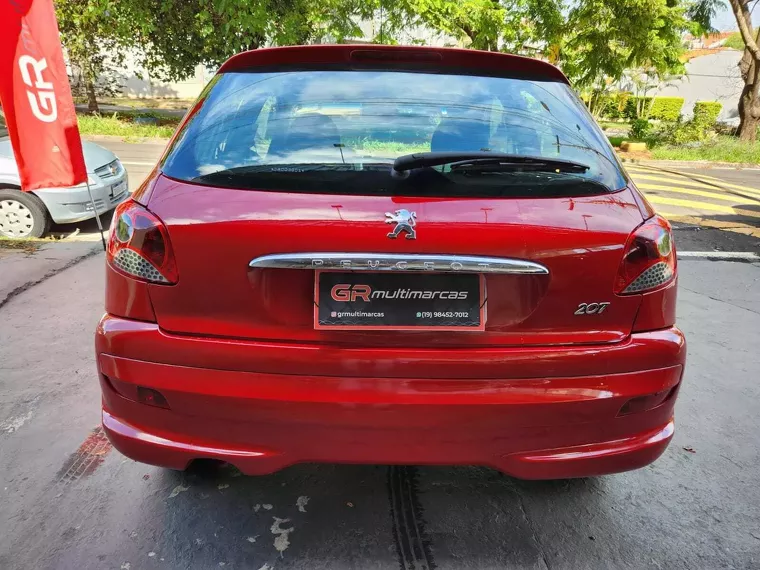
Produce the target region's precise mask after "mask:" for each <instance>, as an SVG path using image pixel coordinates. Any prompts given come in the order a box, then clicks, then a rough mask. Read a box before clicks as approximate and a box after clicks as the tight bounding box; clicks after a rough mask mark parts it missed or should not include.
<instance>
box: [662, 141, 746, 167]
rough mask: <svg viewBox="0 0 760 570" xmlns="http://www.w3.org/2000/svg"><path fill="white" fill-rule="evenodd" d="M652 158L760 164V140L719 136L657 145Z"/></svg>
mask: <svg viewBox="0 0 760 570" xmlns="http://www.w3.org/2000/svg"><path fill="white" fill-rule="evenodd" d="M652 158H654V159H656V160H687V161H693V160H707V161H711V162H734V163H744V164H760V142H756V143H746V142H742V141H740V140H739V139H737V138H735V137H729V136H719V137H717V138H716V139H714V140H712V141H708V142H705V143H699V144H694V145H678V146H675V145H663V146H657V147H655V148H653V149H652Z"/></svg>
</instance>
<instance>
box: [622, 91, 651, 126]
mask: <svg viewBox="0 0 760 570" xmlns="http://www.w3.org/2000/svg"><path fill="white" fill-rule="evenodd" d="M651 104H652V97H640V96H636V97H634V96H632V97H630V98H629V99H628V101H627V102H626V105H625V108H624V109H623V116H624V117H625V118H626V119H628V120H629V121H635V120H636V119H639V118H645V117H647V116H648V111H649V109H650V107H651Z"/></svg>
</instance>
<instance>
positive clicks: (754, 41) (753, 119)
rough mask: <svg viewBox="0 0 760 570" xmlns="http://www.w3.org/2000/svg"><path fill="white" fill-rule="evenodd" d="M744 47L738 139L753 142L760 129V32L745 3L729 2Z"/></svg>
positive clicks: (735, 0) (741, 64)
mask: <svg viewBox="0 0 760 570" xmlns="http://www.w3.org/2000/svg"><path fill="white" fill-rule="evenodd" d="M730 4H731V9H732V10H733V12H734V16H736V23H737V24H738V25H739V32H740V33H741V36H742V39H743V40H744V45H745V46H746V48H745V50H744V56H743V57H742V60H741V62H740V63H739V69H740V70H741V74H742V79H744V88H743V89H742V94H741V98H740V99H739V117H740V121H741V122H740V123H739V132H738V135H739V139H740V140H742V141H748V142H754V141H756V140H757V129H758V127H760V46H758V43H760V30H758V31H757V35H755V30H753V29H752V13H751V11H750V9H749V3H748V2H747V1H746V0H730Z"/></svg>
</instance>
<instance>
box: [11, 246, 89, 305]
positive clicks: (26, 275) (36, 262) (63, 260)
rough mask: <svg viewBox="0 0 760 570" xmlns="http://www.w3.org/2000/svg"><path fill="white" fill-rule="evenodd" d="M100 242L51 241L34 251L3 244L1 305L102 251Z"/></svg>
mask: <svg viewBox="0 0 760 570" xmlns="http://www.w3.org/2000/svg"><path fill="white" fill-rule="evenodd" d="M102 249H103V247H102V246H101V244H100V242H99V241H97V242H87V241H58V242H50V243H49V244H45V245H43V246H42V247H40V248H39V249H38V250H36V251H34V252H32V253H30V252H27V251H24V250H20V249H5V248H0V307H2V306H3V305H4V304H5V303H6V302H7V301H9V300H10V299H12V298H13V297H15V296H16V295H18V294H20V293H22V292H24V291H26V290H27V289H29V288H30V287H32V286H34V285H36V284H37V283H41V282H42V281H44V280H45V279H47V278H48V277H52V276H53V275H55V274H56V273H59V272H61V271H63V270H64V269H67V268H68V267H71V266H72V265H74V264H76V263H78V262H79V261H82V260H83V259H85V258H87V257H89V256H91V255H94V254H96V253H98V252H99V251H101V250H102Z"/></svg>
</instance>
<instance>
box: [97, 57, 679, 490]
mask: <svg viewBox="0 0 760 570" xmlns="http://www.w3.org/2000/svg"><path fill="white" fill-rule="evenodd" d="M442 153H446V155H449V154H450V155H451V157H452V158H451V161H449V162H448V163H444V164H437V165H435V166H424V165H422V166H419V164H421V163H420V162H419V161H420V160H423V159H424V158H425V157H429V156H432V155H435V156H438V157H440V156H441V155H442ZM482 155H486V156H489V157H490V156H496V155H498V156H502V157H510V158H508V159H499V160H497V161H491V160H490V159H489V161H487V164H485V165H484V164H483V161H482V160H480V159H478V160H475V161H472V160H470V161H469V162H468V160H459V159H461V158H462V157H464V156H482ZM402 156H403V157H405V158H404V159H403V160H406V161H407V163H408V164H411V163H414V164H417V165H418V166H415V167H414V168H409V169H404V170H402V171H399V170H396V169H394V163H395V164H396V166H397V167H398V164H399V163H400V162H399V160H401V162H403V160H402V159H399V157H402ZM457 157H458V158H459V159H458V158H457ZM410 160H411V161H412V162H411V163H410V162H409V161H410ZM415 161H417V162H415ZM563 165H572V167H568V168H565V166H563ZM107 257H108V265H107V288H106V311H107V314H106V315H105V316H104V317H103V319H102V321H101V323H100V324H99V327H98V331H97V334H96V349H97V358H98V367H99V371H100V378H101V385H102V390H103V423H104V426H105V429H106V432H107V433H108V435H109V437H110V438H111V440H112V441H113V443H114V445H115V446H116V447H117V448H118V449H120V450H121V451H122V452H124V453H125V454H126V455H128V456H130V457H132V458H134V459H137V460H140V461H145V462H147V463H153V464H158V465H164V466H167V467H172V468H178V469H181V468H184V467H186V466H187V465H188V464H189V462H191V461H192V460H194V459H200V458H210V459H218V460H222V461H229V462H231V463H233V464H235V465H236V466H237V467H238V468H240V469H241V470H242V471H244V472H246V473H251V474H260V473H268V472H272V471H275V470H277V469H280V468H282V467H285V466H287V465H291V464H294V463H298V462H306V461H319V462H351V463H367V462H369V463H431V464H478V465H488V466H492V467H495V468H497V469H500V470H502V471H504V472H507V473H509V474H512V475H515V476H518V477H525V478H557V477H574V476H588V475H595V474H601V473H609V472H615V471H622V470H627V469H633V468H636V467H640V466H643V465H645V464H647V463H649V462H651V461H653V460H654V459H656V458H657V457H658V456H659V455H660V454H661V453H662V452H663V451H664V449H665V447H666V446H667V444H668V442H669V441H670V438H671V437H672V434H673V425H674V424H673V408H674V404H675V398H676V395H677V391H678V388H679V386H680V381H681V377H682V373H683V366H684V358H685V342H684V338H683V335H682V334H681V332H680V331H679V330H678V329H677V328H676V327H675V298H676V257H675V250H674V247H673V244H672V242H671V234H670V227H669V225H668V223H667V222H666V221H665V220H664V219H662V218H660V217H658V216H656V215H655V214H654V212H653V211H652V210H651V208H650V207H649V205H648V204H647V203H646V201H645V200H644V199H643V197H642V196H641V195H640V194H639V193H638V192H637V191H636V189H635V188H634V187H633V186H632V184H631V182H630V181H629V180H628V178H627V177H626V175H625V174H624V172H623V171H622V169H621V167H620V165H619V164H618V162H617V161H616V159H615V156H614V153H613V151H612V149H611V148H610V147H609V145H608V144H607V143H606V140H605V138H604V136H603V134H602V133H601V132H600V131H599V129H598V128H597V127H596V126H595V125H594V123H593V120H592V119H591V118H590V117H589V115H588V113H587V112H586V110H585V108H584V107H583V105H582V103H581V102H580V101H579V100H578V98H577V97H576V96H575V95H574V94H573V93H572V91H571V90H570V88H569V86H568V85H567V82H566V80H565V78H564V76H562V74H561V73H560V72H559V71H557V70H556V69H555V68H553V67H552V66H549V65H547V64H545V63H542V62H538V61H534V60H529V59H525V58H519V57H515V56H507V55H503V54H491V53H482V52H474V51H463V50H443V49H429V48H417V49H412V48H392V47H381V46H377V47H366V46H362V47H355V46H319V47H299V48H278V49H271V50H257V51H255V52H248V53H245V54H241V55H239V56H236V57H235V58H232V59H231V60H230V61H228V62H227V63H226V64H225V65H224V66H222V68H221V69H220V71H219V74H218V75H217V76H216V77H215V78H214V80H212V82H211V83H210V85H209V86H208V87H207V88H206V90H205V91H204V93H203V94H202V95H201V97H200V99H199V100H198V102H197V103H196V104H195V106H194V107H193V109H192V110H191V111H190V112H189V113H188V116H187V117H186V119H185V121H184V123H183V125H182V126H181V127H180V129H179V131H178V133H177V135H175V138H174V139H173V141H172V142H171V143H170V145H169V148H168V149H167V152H166V154H165V156H164V157H163V159H162V161H161V163H160V165H159V166H158V167H157V169H156V170H155V171H154V173H153V174H152V175H151V176H150V177H149V179H148V180H147V181H146V182H145V183H144V184H143V186H142V187H141V188H140V189H139V190H138V191H137V192H136V193H135V195H134V196H133V198H132V200H130V201H128V202H125V203H124V204H122V205H121V206H119V208H118V209H117V211H116V214H115V217H114V223H113V225H112V233H111V238H110V242H109V251H108V254H107Z"/></svg>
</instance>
